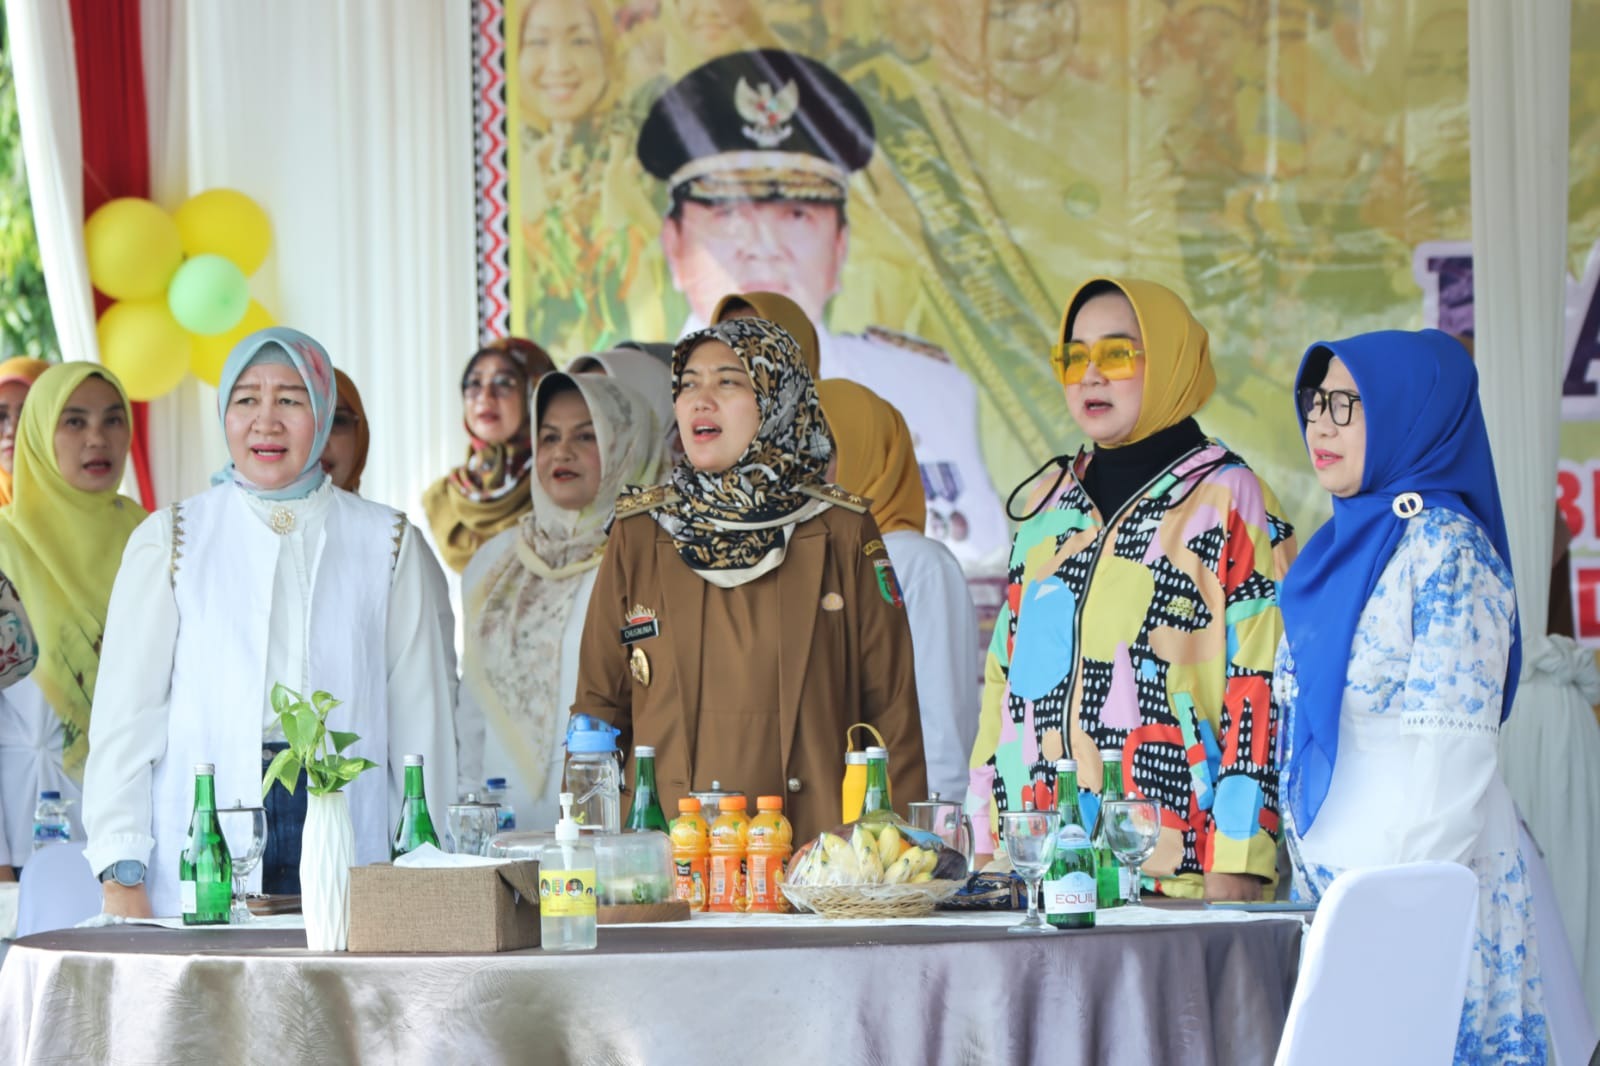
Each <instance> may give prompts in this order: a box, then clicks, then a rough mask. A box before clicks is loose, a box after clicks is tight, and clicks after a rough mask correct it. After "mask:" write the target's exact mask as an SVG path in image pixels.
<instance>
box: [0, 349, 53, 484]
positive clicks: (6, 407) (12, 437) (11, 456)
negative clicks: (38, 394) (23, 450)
mask: <svg viewBox="0 0 1600 1066" xmlns="http://www.w3.org/2000/svg"><path fill="white" fill-rule="evenodd" d="M49 369H50V364H49V363H47V362H45V361H44V360H43V359H30V358H28V357H27V356H25V355H19V356H17V357H16V358H15V359H7V360H6V361H5V362H3V363H0V507H4V506H6V505H7V504H9V503H10V502H11V469H12V466H13V464H14V463H15V462H16V454H17V451H16V449H17V424H18V422H19V421H20V420H21V418H22V402H23V400H25V399H26V398H27V396H28V390H29V389H31V388H32V387H33V383H34V382H35V381H38V380H39V375H40V374H43V373H44V372H45V371H46V370H49Z"/></svg>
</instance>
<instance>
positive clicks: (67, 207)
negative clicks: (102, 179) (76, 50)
mask: <svg viewBox="0 0 1600 1066" xmlns="http://www.w3.org/2000/svg"><path fill="white" fill-rule="evenodd" d="M6 32H7V34H8V36H9V37H10V47H11V64H12V69H13V71H14V72H15V75H16V86H17V114H18V118H19V120H20V123H21V126H22V153H23V157H24V158H25V159H26V160H27V169H28V195H29V197H30V198H31V199H32V201H33V224H34V228H35V230H36V231H37V232H38V234H39V259H40V262H41V265H42V266H43V268H44V281H45V288H46V289H47V290H48V291H49V293H50V312H51V314H52V316H54V318H55V324H56V339H57V342H58V343H59V344H60V346H61V357H62V358H63V359H93V360H98V359H99V358H100V345H99V342H98V341H97V340H96V339H95V332H94V321H95V320H94V296H93V293H92V291H91V290H90V287H89V263H88V260H87V258H86V257H85V255H84V251H83V135H82V131H81V129H80V127H79V119H78V64H77V61H76V59H75V58H74V56H73V45H72V11H71V8H70V7H68V5H67V4H66V3H65V2H59V3H58V2H56V0H6Z"/></svg>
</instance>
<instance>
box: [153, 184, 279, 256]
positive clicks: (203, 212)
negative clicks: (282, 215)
mask: <svg viewBox="0 0 1600 1066" xmlns="http://www.w3.org/2000/svg"><path fill="white" fill-rule="evenodd" d="M173 217H174V218H176V219H177V222H178V233H179V234H180V235H181V236H182V238H183V251H184V254H185V255H191V256H194V255H220V256H222V257H223V258H224V259H228V260H231V261H232V262H233V264H234V265H235V266H237V267H238V268H239V269H240V270H242V271H244V272H245V275H246V276H249V275H251V274H254V273H255V272H256V271H257V270H258V269H260V267H261V264H262V263H263V262H264V261H265V260H266V258H267V251H268V250H269V249H270V248H271V247H272V223H271V222H269V221H267V213H266V212H265V211H263V210H262V209H261V205H260V204H258V203H256V202H255V201H254V200H252V199H250V197H248V196H246V195H245V194H244V193H242V192H239V191H238V190H237V189H207V190H206V191H205V192H203V193H197V194H196V195H194V196H191V197H189V199H187V200H185V201H184V202H183V206H182V207H180V208H178V210H177V211H175V212H173Z"/></svg>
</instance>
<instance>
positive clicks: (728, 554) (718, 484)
mask: <svg viewBox="0 0 1600 1066" xmlns="http://www.w3.org/2000/svg"><path fill="white" fill-rule="evenodd" d="M708 340H719V341H721V342H722V343H724V344H726V345H727V346H728V347H730V348H732V349H733V351H734V353H735V354H737V355H738V357H739V362H740V363H741V364H742V365H743V366H744V368H745V371H746V372H747V373H748V374H749V375H750V383H751V385H752V386H753V387H754V389H755V394H756V404H757V407H758V410H759V411H760V413H761V424H760V426H759V428H757V430H756V435H755V439H754V440H752V441H751V442H750V445H749V447H747V448H746V449H745V451H744V454H743V455H742V456H740V457H739V460H738V461H737V462H735V463H734V464H733V465H732V466H731V467H729V468H728V469H726V470H723V471H720V472H717V473H709V472H705V471H700V470H696V469H695V468H694V466H693V465H691V464H690V462H689V460H688V459H680V460H678V464H677V465H676V466H675V467H673V470H672V488H673V490H674V491H675V492H676V494H677V495H676V499H673V500H671V501H669V502H668V503H666V504H664V505H663V506H661V507H660V508H658V509H657V510H655V511H654V512H653V513H652V514H653V517H654V518H655V520H656V522H657V523H659V524H660V526H661V528H662V529H664V530H666V531H667V533H668V534H669V535H670V536H671V537H672V539H673V540H675V541H676V542H677V545H678V555H679V557H680V558H682V559H683V561H684V562H685V563H687V564H688V565H689V567H690V568H691V569H693V570H694V571H695V572H696V573H698V574H699V575H700V576H701V577H703V578H705V579H706V580H707V581H709V582H711V583H712V584H714V585H720V586H722V587H724V588H731V587H733V586H737V585H742V584H744V583H746V582H748V581H753V580H755V579H756V578H758V577H760V576H761V575H762V574H764V573H766V572H767V571H769V570H772V569H775V568H776V567H777V566H778V564H779V563H781V562H782V561H783V555H784V551H785V549H786V548H787V547H788V544H789V534H790V532H791V531H792V530H793V529H794V527H795V526H797V525H799V524H800V523H801V522H803V521H805V520H806V519H808V518H811V517H813V516H815V515H817V514H820V513H821V512H822V511H824V510H826V509H827V508H828V506H830V505H829V504H828V503H827V501H825V500H819V499H816V498H814V497H813V496H811V495H808V494H807V493H805V492H803V491H802V489H803V488H804V487H806V486H820V485H823V484H825V482H826V473H827V469H828V461H829V460H830V459H831V458H832V457H833V438H832V436H831V434H830V432H829V430H828V422H827V419H825V418H824V417H823V414H822V404H821V403H820V402H819V401H818V400H817V388H816V384H815V382H813V381H812V378H811V373H810V372H809V371H808V370H807V369H806V366H805V363H804V362H803V361H802V358H801V355H800V348H799V346H798V345H797V344H796V343H795V341H794V338H793V337H791V336H790V335H789V334H788V333H787V332H785V331H784V330H783V329H782V328H780V327H778V326H776V325H773V324H772V323H771V322H768V321H766V320H765V319H760V318H736V319H731V320H729V321H727V322H724V323H722V324H720V325H717V326H712V327H711V328H710V329H703V330H699V331H698V332H695V333H691V334H689V335H688V336H687V337H685V338H683V340H681V341H679V342H678V346H677V348H675V349H674V350H673V353H672V396H673V399H674V400H676V399H677V396H678V391H679V387H680V382H681V379H682V375H683V368H684V366H685V365H687V363H688V361H689V355H690V353H692V352H693V351H694V350H695V348H697V347H698V346H699V345H700V344H701V343H703V342H705V341H708Z"/></svg>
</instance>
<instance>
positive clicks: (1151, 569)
mask: <svg viewBox="0 0 1600 1066" xmlns="http://www.w3.org/2000/svg"><path fill="white" fill-rule="evenodd" d="M1051 366H1052V368H1053V370H1054V371H1055V375H1056V379H1057V380H1058V381H1059V382H1060V383H1061V386H1062V390H1063V399H1064V400H1065V402H1066V407H1067V411H1068V413H1070V414H1071V416H1072V418H1073V420H1074V421H1076V422H1077V423H1078V425H1079V427H1080V428H1081V429H1082V430H1083V432H1084V434H1085V435H1086V436H1087V437H1088V439H1089V444H1088V445H1087V446H1086V447H1084V448H1082V449H1080V450H1079V451H1078V453H1077V454H1076V455H1070V456H1058V457H1056V458H1054V459H1052V460H1051V461H1050V463H1048V464H1047V465H1046V468H1045V471H1048V472H1045V471H1041V474H1042V475H1043V476H1041V477H1039V478H1038V483H1037V485H1032V484H1031V480H1030V482H1029V483H1024V484H1023V485H1021V486H1018V489H1017V492H1015V493H1013V494H1012V498H1013V500H1015V498H1016V497H1017V495H1018V494H1020V493H1021V492H1023V491H1024V490H1025V489H1030V488H1031V492H1030V497H1031V498H1030V503H1029V505H1028V507H1027V509H1026V511H1025V513H1023V514H1020V515H1013V516H1012V517H1013V518H1014V520H1016V521H1018V522H1020V523H1021V525H1020V527H1019V528H1018V530H1017V533H1016V537H1015V539H1014V541H1013V543H1012V549H1011V569H1010V573H1009V575H1008V585H1007V589H1006V603H1005V606H1004V607H1003V608H1002V610H1001V614H1000V618H999V620H998V621H997V622H996V623H995V633H994V639H993V640H992V641H991V642H990V645H989V656H988V663H987V665H986V667H985V671H984V692H983V708H982V712H981V720H980V722H979V729H978V740H977V744H976V745H975V746H974V748H973V752H972V759H971V767H972V769H971V777H970V789H969V792H968V800H967V803H968V810H969V812H970V813H971V814H972V817H973V823H974V827H975V828H976V829H977V836H978V838H979V848H980V850H983V848H984V845H985V844H986V843H992V835H991V834H992V826H993V824H994V823H993V816H994V812H995V811H997V810H999V811H1004V810H1018V809H1021V806H1022V801H1023V800H1024V799H1028V798H1032V799H1033V800H1034V802H1035V804H1036V805H1040V806H1042V805H1043V803H1045V802H1048V801H1050V800H1051V799H1052V798H1053V792H1054V784H1055V762H1056V760H1058V759H1062V758H1072V759H1075V760H1076V761H1077V773H1078V782H1079V786H1080V788H1081V789H1082V794H1081V800H1082V803H1081V806H1082V810H1083V814H1084V818H1085V820H1086V821H1088V822H1090V823H1092V822H1093V821H1094V819H1095V816H1096V815H1097V814H1098V812H1099V807H1100V792H1101V785H1102V781H1103V780H1104V777H1105V776H1106V775H1107V774H1111V773H1114V774H1115V775H1116V776H1117V780H1118V782H1119V783H1120V784H1121V786H1122V789H1123V791H1124V792H1125V793H1127V794H1129V795H1132V796H1139V797H1145V798H1149V799H1153V800H1155V801H1157V803H1158V804H1159V807H1160V816H1161V836H1160V840H1159V842H1158V844H1157V846H1156V850H1155V853H1154V854H1153V855H1151V856H1150V858H1149V859H1148V860H1146V862H1145V863H1144V866H1143V872H1142V875H1141V882H1142V883H1143V884H1145V885H1147V886H1149V887H1152V888H1153V889H1155V890H1156V891H1158V892H1161V893H1163V894H1166V895H1170V896H1186V897H1198V896H1201V895H1204V896H1206V897H1208V898H1222V899H1252V898H1256V897H1259V896H1260V895H1262V893H1263V892H1264V891H1265V892H1267V893H1268V894H1269V895H1270V892H1271V889H1272V885H1273V883H1274V880H1275V873H1276V858H1277V839H1276V838H1277V833H1278V811H1277V796H1278V789H1277V771H1276V765H1277V763H1276V757H1275V755H1274V751H1273V748H1274V742H1275V739H1276V733H1277V711H1276V705H1275V704H1274V702H1273V698H1272V692H1271V687H1272V684H1271V683H1272V664H1273V657H1274V655H1275V654H1276V651H1277V646H1278V640H1279V638H1280V637H1281V636H1282V634H1283V622H1282V619H1281V617H1280V615H1279V613H1278V602H1277V590H1278V582H1279V581H1281V580H1282V578H1283V576H1284V573H1285V571H1286V570H1287V569H1288V566H1289V563H1290V561H1291V560H1292V559H1293V557H1294V534H1293V529H1292V528H1291V527H1290V525H1289V523H1288V522H1287V521H1286V520H1285V519H1284V518H1283V517H1282V509H1281V508H1280V507H1279V506H1278V502H1277V500H1276V499H1275V498H1274V496H1273V495H1272V492H1271V490H1270V489H1268V488H1267V487H1266V486H1265V485H1264V484H1262V482H1261V481H1260V479H1259V478H1257V477H1256V475H1255V474H1254V473H1253V472H1252V471H1251V470H1250V468H1249V467H1248V466H1247V465H1245V462H1244V460H1243V459H1242V458H1240V457H1239V456H1238V455H1235V454H1234V453H1232V452H1230V451H1229V450H1228V449H1227V448H1225V447H1224V446H1223V445H1222V444H1220V443H1218V442H1217V441H1214V440H1211V439H1209V438H1207V437H1206V435H1205V434H1204V433H1203V432H1202V431H1201V429H1200V426H1199V423H1198V422H1197V421H1196V420H1195V415H1196V414H1197V413H1198V412H1199V411H1200V410H1201V408H1202V406H1203V405H1204V404H1205V402H1206V400H1207V399H1208V398H1209V397H1210V395H1211V392H1212V389H1213V388H1214V387H1215V385H1216V373H1215V371H1214V370H1213V369H1212V366H1211V351H1210V340H1209V338H1208V336H1207V334H1206V330H1205V327H1203V326H1201V325H1200V323H1199V322H1197V321H1196V320H1195V317H1194V315H1193V314H1191V313H1190V311H1189V309H1188V307H1187V306H1185V305H1184V302H1183V300H1182V299H1180V298H1179V297H1178V295H1177V294H1176V293H1174V292H1172V291H1171V290H1170V289H1167V288H1165V287H1163V286H1161V285H1157V284H1155V283H1154V282H1148V281H1133V280H1123V279H1112V278H1096V279H1094V280H1092V281H1090V282H1088V283H1086V284H1085V285H1083V286H1082V287H1081V288H1079V290H1078V291H1077V292H1076V293H1075V294H1074V295H1073V297H1072V299H1071V300H1069V301H1068V302H1067V306H1066V309H1065V313H1064V314H1063V315H1062V321H1061V332H1060V334H1059V335H1058V336H1057V337H1056V341H1055V344H1054V345H1053V347H1052V351H1051ZM1019 741H1020V742H1019ZM1102 889H1103V892H1104V898H1102V899H1101V900H1100V901H1099V902H1100V905H1101V906H1116V905H1119V904H1120V903H1121V902H1122V901H1123V900H1124V899H1125V898H1126V897H1128V896H1129V895H1130V894H1131V893H1132V891H1133V889H1134V886H1133V885H1132V883H1131V879H1130V881H1129V883H1124V884H1121V885H1118V884H1115V883H1112V884H1110V885H1105V886H1102Z"/></svg>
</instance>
